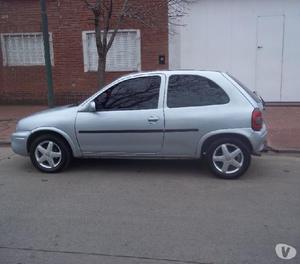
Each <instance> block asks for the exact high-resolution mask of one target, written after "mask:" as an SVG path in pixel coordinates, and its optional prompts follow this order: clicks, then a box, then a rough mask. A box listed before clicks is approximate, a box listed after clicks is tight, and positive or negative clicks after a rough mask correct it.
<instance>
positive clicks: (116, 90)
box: [95, 76, 161, 111]
mask: <svg viewBox="0 0 300 264" xmlns="http://www.w3.org/2000/svg"><path fill="white" fill-rule="evenodd" d="M160 83H161V78H160V77H159V76H151V77H139V78H135V79H130V80H126V81H123V82H120V83H118V84H116V85H115V86H113V87H112V88H110V89H108V90H106V91H105V92H103V93H101V94H100V95H99V96H98V97H96V99H95V103H96V109H97V111H117V110H143V109H156V108H157V107H158V99H159V89H160Z"/></svg>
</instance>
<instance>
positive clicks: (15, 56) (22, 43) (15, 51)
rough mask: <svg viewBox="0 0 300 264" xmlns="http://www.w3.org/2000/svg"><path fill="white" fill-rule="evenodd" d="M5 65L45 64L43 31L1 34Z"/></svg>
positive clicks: (50, 35)
mask: <svg viewBox="0 0 300 264" xmlns="http://www.w3.org/2000/svg"><path fill="white" fill-rule="evenodd" d="M49 40H50V54H51V63H52V64H53V45H52V34H51V33H49ZM1 47H2V54H3V65H4V66H34V65H45V58H44V44H43V34H42V33H9V34H6V33H5V34H1Z"/></svg>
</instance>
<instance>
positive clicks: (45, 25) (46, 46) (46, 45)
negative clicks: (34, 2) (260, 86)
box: [40, 0, 54, 107]
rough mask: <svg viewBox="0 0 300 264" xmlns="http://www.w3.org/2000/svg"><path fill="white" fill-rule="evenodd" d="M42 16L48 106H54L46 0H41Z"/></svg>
mask: <svg viewBox="0 0 300 264" xmlns="http://www.w3.org/2000/svg"><path fill="white" fill-rule="evenodd" d="M40 6H41V16H42V28H43V39H44V57H45V66H46V78H47V87H48V96H47V98H48V106H49V107H53V106H54V93H53V80H52V65H51V56H50V44H49V32H48V17H47V8H46V0H40Z"/></svg>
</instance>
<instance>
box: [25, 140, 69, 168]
mask: <svg viewBox="0 0 300 264" xmlns="http://www.w3.org/2000/svg"><path fill="white" fill-rule="evenodd" d="M71 157H72V155H71V150H70V148H69V146H68V144H67V143H66V142H65V141H64V140H63V139H61V138H60V137H58V136H55V135H51V134H49V135H48V134H47V135H42V136H39V137H37V138H36V139H35V140H34V141H33V142H32V144H31V146H30V159H31V162H32V164H33V165H34V166H35V167H36V168H37V169H39V170H40V171H42V172H49V173H54V172H59V171H60V170H62V169H65V168H66V167H67V166H68V165H69V163H70V161H71Z"/></svg>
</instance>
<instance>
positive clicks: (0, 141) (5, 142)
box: [0, 140, 10, 147]
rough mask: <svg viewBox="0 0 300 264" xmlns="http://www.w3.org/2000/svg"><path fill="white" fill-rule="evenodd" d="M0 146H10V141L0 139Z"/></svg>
mask: <svg viewBox="0 0 300 264" xmlns="http://www.w3.org/2000/svg"><path fill="white" fill-rule="evenodd" d="M0 147H10V141H8V140H0Z"/></svg>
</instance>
